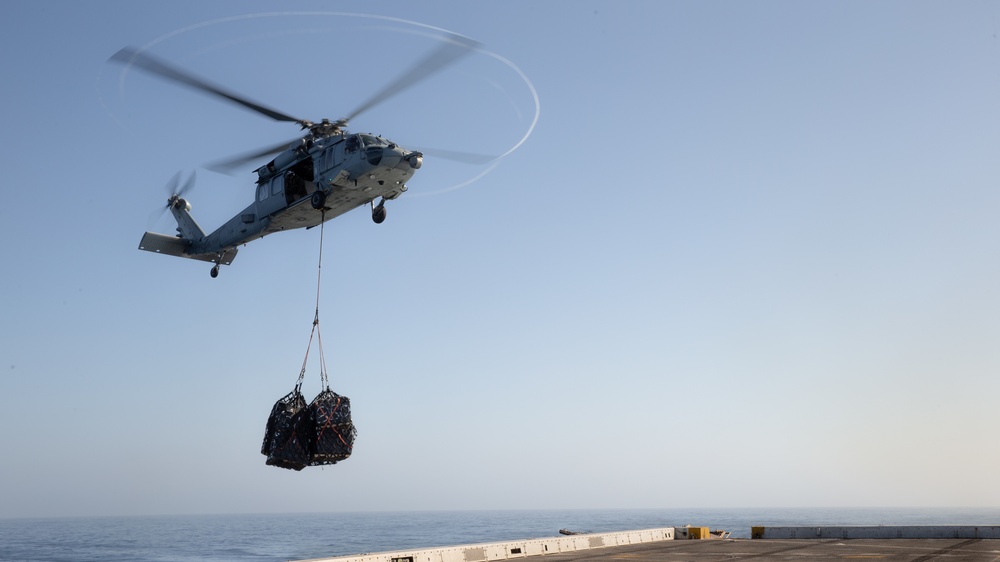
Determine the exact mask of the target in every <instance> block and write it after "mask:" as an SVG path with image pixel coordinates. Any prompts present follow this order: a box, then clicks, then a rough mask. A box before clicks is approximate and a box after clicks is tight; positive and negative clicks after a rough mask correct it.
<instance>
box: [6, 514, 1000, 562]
mask: <svg viewBox="0 0 1000 562" xmlns="http://www.w3.org/2000/svg"><path fill="white" fill-rule="evenodd" d="M688 524H690V525H695V526H704V527H711V528H712V529H725V530H727V531H731V532H732V533H733V536H734V537H744V538H748V537H749V536H750V527H751V526H754V525H945V524H948V525H1000V509H944V508H933V509H930V508H928V509H915V508H906V509H902V508H863V509H862V508H859V509H845V508H836V509H815V508H808V509H807V508H802V509H788V508H783V509H775V508H762V509H751V508H743V509H619V510H537V511H426V512H391V513H382V512H363V513H298V514H257V515H170V516H141V517H139V516H136V517H79V518H76V517H74V518H46V519H0V560H4V561H8V560H9V561H21V560H45V561H50V562H59V561H73V562H96V561H102V562H108V561H125V560H127V561H192V562H193V561H198V562H209V561H226V562H230V561H233V562H239V561H253V562H265V561H281V560H301V559H308V558H321V557H325V556H337V555H344V554H360V553H366V552H381V551H387V550H398V549H412V548H421V547H434V546H448V545H456V544H468V543H477V542H493V541H504V540H515V539H527V538H538V537H551V536H556V535H558V533H559V530H560V529H570V530H572V531H577V532H609V531H624V530H632V529H648V528H652V527H672V526H683V525H688Z"/></svg>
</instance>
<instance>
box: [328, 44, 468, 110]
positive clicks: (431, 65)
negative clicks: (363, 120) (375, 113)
mask: <svg viewBox="0 0 1000 562" xmlns="http://www.w3.org/2000/svg"><path fill="white" fill-rule="evenodd" d="M444 40H445V44H444V45H441V46H440V47H438V48H437V49H435V50H434V51H431V52H430V53H428V54H427V56H425V57H424V58H423V59H421V60H420V61H419V62H418V63H417V64H416V65H414V66H413V68H411V69H410V70H408V71H406V72H404V73H403V74H401V75H400V76H399V77H398V78H396V79H395V80H393V81H392V82H390V83H389V84H388V85H387V86H386V87H384V88H383V89H382V90H381V91H380V92H378V93H377V94H375V95H374V96H372V97H371V98H369V99H368V101H366V102H365V103H363V104H361V105H360V106H359V107H358V108H357V109H355V110H354V111H352V112H351V113H350V114H348V115H347V117H345V118H344V119H345V120H346V121H350V120H351V119H354V118H355V117H357V116H358V115H361V114H362V113H363V112H365V111H368V110H369V109H371V108H373V107H375V106H376V105H378V104H380V103H382V102H384V101H386V100H388V99H389V98H391V97H393V96H395V95H397V94H400V93H402V92H403V91H405V90H406V89H408V88H411V87H413V86H415V85H417V84H419V83H420V82H422V81H424V80H426V79H427V78H430V77H431V76H432V75H434V74H436V73H437V72H440V71H441V70H443V69H444V68H445V67H447V66H448V65H450V64H452V63H454V62H455V61H457V60H458V59H459V58H461V57H462V56H464V55H467V54H469V53H471V52H472V51H473V49H475V48H476V47H478V46H479V45H480V43H479V42H477V41H473V40H472V39H469V38H468V37H462V36H461V35H455V34H453V33H449V34H447V35H445V37H444Z"/></svg>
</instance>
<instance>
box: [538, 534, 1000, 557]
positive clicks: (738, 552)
mask: <svg viewBox="0 0 1000 562" xmlns="http://www.w3.org/2000/svg"><path fill="white" fill-rule="evenodd" d="M541 559H543V560H544V561H545V562H584V561H586V562H622V561H625V562H672V561H677V562H680V561H693V562H715V561H722V560H795V561H797V562H803V561H809V562H814V561H822V560H893V561H908V562H923V561H930V560H941V561H942V562H945V561H969V562H977V561H987V560H989V561H995V560H1000V540H994V539H985V540H984V539H848V540H842V539H827V540H817V539H788V540H776V539H726V540H674V541H660V542H653V543H644V544H635V545H627V546H616V547H609V548H601V549H593V550H587V551H579V552H562V553H556V554H547V555H545V556H543V557H541Z"/></svg>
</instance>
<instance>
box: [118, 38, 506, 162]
mask: <svg viewBox="0 0 1000 562" xmlns="http://www.w3.org/2000/svg"><path fill="white" fill-rule="evenodd" d="M440 39H441V41H442V42H443V44H442V45H441V46H439V47H438V48H437V49H434V50H432V51H431V52H429V53H428V54H427V55H426V56H424V58H422V59H420V60H419V61H417V63H416V64H414V65H413V66H412V67H411V68H410V69H409V70H407V71H405V72H403V73H402V74H400V75H399V76H398V77H397V78H396V79H395V80H393V81H392V82H390V83H389V84H387V85H386V86H384V87H383V88H382V89H381V90H379V91H378V92H376V93H375V94H374V95H373V96H371V97H370V98H368V99H367V100H365V101H364V102H363V103H361V104H360V105H359V106H358V107H356V108H355V109H354V110H353V111H351V112H350V113H348V114H347V116H346V117H342V118H340V119H337V120H336V121H330V120H329V119H322V120H320V121H319V122H318V123H314V122H312V121H309V120H307V119H300V118H298V117H294V116H292V115H289V114H287V113H284V112H281V111H278V110H276V109H272V108H270V107H268V106H266V105H263V104H260V103H257V102H255V101H251V100H250V99H248V98H247V97H245V96H242V95H240V94H236V93H234V92H231V91H229V90H226V89H225V88H222V87H220V86H216V85H214V84H212V83H210V82H209V81H207V80H205V79H202V78H199V77H196V76H194V75H193V74H190V73H188V72H185V71H183V70H180V69H178V68H176V67H174V66H172V65H170V64H168V63H166V62H164V61H162V60H160V59H158V58H156V57H154V56H152V55H149V54H147V53H145V52H144V51H143V50H141V49H136V48H134V47H125V48H123V49H121V50H120V51H118V52H117V53H115V54H114V55H112V56H111V58H110V59H108V60H109V61H113V62H118V63H121V64H124V65H126V67H136V68H139V69H142V70H145V71H146V72H149V73H151V74H154V75H157V76H160V77H161V78H166V79H167V80H170V81H172V82H176V83H179V84H183V85H185V86H188V87H190V88H193V89H195V90H198V91H201V92H204V93H207V94H210V95H212V96H215V97H218V98H222V99H225V100H227V101H229V102H230V103H235V104H237V105H241V106H243V107H245V108H247V109H249V110H251V111H254V112H256V113H259V114H261V115H264V116H266V117H270V118H271V119H273V120H275V121H282V122H289V123H296V124H297V125H299V127H300V128H301V129H302V130H308V131H309V132H308V134H306V136H305V137H303V139H302V140H304V141H309V140H315V139H321V138H326V137H331V136H334V135H341V134H344V133H345V127H347V125H348V123H349V122H350V121H351V120H352V119H354V118H355V117H358V116H359V115H361V114H362V113H364V112H366V111H368V110H370V109H372V108H373V107H375V106H377V105H379V104H381V103H383V102H385V101H386V100H388V99H390V98H392V97H395V96H397V95H399V94H400V93H402V92H404V91H406V90H407V89H409V88H412V87H413V86H415V85H417V84H419V83H420V82H423V81H424V80H426V79H428V78H430V77H431V76H433V75H434V74H437V73H438V72H440V71H441V70H443V69H444V68H446V67H448V66H450V65H451V64H453V63H455V62H456V61H457V60H458V59H460V58H461V57H463V56H465V55H467V54H469V53H471V52H472V51H474V50H475V49H476V48H477V47H478V46H479V43H478V42H476V41H473V40H472V39H469V38H468V37H463V36H461V35H456V34H453V33H447V34H444V35H442V36H441V38H440ZM292 142H294V141H285V142H282V143H280V144H277V145H274V146H269V147H266V148H262V149H259V150H255V151H252V152H250V153H246V154H242V155H239V156H236V157H233V158H230V159H228V160H225V161H222V162H216V163H214V164H213V165H212V166H211V167H212V168H213V169H217V170H232V169H234V168H236V167H238V166H240V165H242V164H245V163H247V162H250V161H252V160H256V159H258V158H261V157H264V156H268V155H270V154H274V153H276V152H280V151H281V150H284V149H285V148H287V147H288V146H289V145H290V144H291V143H292ZM430 152H434V151H433V150H431V151H430ZM440 156H441V157H444V158H450V159H454V160H459V161H465V162H473V163H482V162H485V161H489V160H491V159H492V157H489V156H482V155H478V154H468V153H461V152H454V151H447V152H442V153H441V154H440Z"/></svg>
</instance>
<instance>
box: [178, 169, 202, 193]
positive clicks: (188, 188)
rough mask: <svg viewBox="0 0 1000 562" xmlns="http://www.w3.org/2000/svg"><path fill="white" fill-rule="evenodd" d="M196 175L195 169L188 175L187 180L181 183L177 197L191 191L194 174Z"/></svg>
mask: <svg viewBox="0 0 1000 562" xmlns="http://www.w3.org/2000/svg"><path fill="white" fill-rule="evenodd" d="M197 175H198V174H197V171H195V172H191V177H189V178H188V179H187V181H186V182H184V185H182V186H181V188H180V189H178V190H177V196H178V197H182V196H183V195H184V194H185V193H187V192H188V191H191V188H192V187H194V179H195V176H197Z"/></svg>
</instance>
